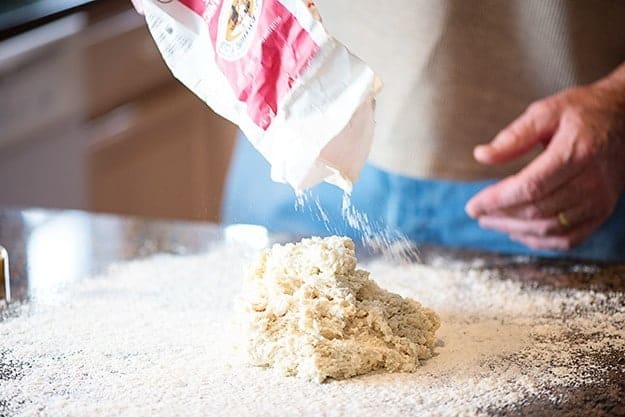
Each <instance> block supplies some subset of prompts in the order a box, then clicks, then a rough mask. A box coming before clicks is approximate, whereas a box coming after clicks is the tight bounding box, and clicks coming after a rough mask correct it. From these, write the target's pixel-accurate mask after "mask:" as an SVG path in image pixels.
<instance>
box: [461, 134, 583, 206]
mask: <svg viewBox="0 0 625 417" xmlns="http://www.w3.org/2000/svg"><path fill="white" fill-rule="evenodd" d="M570 134H571V132H570V130H569V129H564V128H559V129H558V131H557V132H556V134H555V136H554V137H553V139H552V140H551V143H550V144H549V146H547V148H546V149H545V150H544V151H543V152H542V153H541V154H540V155H538V156H537V157H536V158H535V159H534V160H533V161H532V162H530V163H529V164H528V165H527V166H526V167H525V168H523V169H522V170H521V171H520V172H518V173H517V174H515V175H512V176H509V177H507V178H505V179H503V180H501V181H499V182H498V183H496V184H494V185H491V186H490V187H488V188H486V189H484V190H482V191H481V192H479V193H478V194H477V195H475V196H474V197H473V198H472V199H471V200H469V202H468V203H467V205H466V211H467V213H468V214H469V216H471V217H474V218H475V217H478V216H481V215H484V214H487V213H492V212H495V211H498V210H503V209H505V208H509V207H513V206H516V205H520V204H526V203H531V202H533V201H537V200H539V199H542V198H544V197H545V196H547V195H549V194H550V193H552V192H553V191H554V190H555V189H556V188H557V187H559V186H561V185H562V184H564V183H566V182H568V181H570V180H571V179H573V178H574V177H575V176H577V175H578V174H579V173H580V172H581V171H582V170H583V166H581V165H582V163H578V161H576V160H574V159H573V158H572V156H571V149H569V148H570V146H571V144H570V141H571V140H570V138H569V135H570Z"/></svg>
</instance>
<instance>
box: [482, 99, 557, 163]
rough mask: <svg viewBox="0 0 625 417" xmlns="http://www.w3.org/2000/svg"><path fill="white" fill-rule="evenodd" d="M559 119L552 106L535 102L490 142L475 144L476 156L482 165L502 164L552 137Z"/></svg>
mask: <svg viewBox="0 0 625 417" xmlns="http://www.w3.org/2000/svg"><path fill="white" fill-rule="evenodd" d="M559 119H560V118H559V116H558V111H557V109H556V108H554V106H553V105H550V104H547V103H546V102H544V101H539V102H536V103H534V104H532V105H531V106H529V107H528V108H527V110H526V111H525V112H524V113H523V114H522V115H521V116H519V117H518V118H517V119H516V120H514V121H513V122H512V123H510V124H509V125H508V126H507V127H506V128H505V129H504V130H502V131H501V132H499V134H497V136H496V137H495V139H493V140H492V141H491V142H490V143H488V144H485V145H478V146H476V147H475V149H474V150H473V156H474V157H475V159H476V160H477V161H478V162H481V163H483V164H501V163H505V162H508V161H511V160H513V159H515V158H518V157H520V156H522V155H524V154H526V153H527V152H529V151H530V150H531V149H533V148H534V147H535V146H536V145H538V144H540V143H543V142H544V141H545V140H548V139H549V138H551V136H553V134H554V133H555V131H556V130H557V128H558V123H559Z"/></svg>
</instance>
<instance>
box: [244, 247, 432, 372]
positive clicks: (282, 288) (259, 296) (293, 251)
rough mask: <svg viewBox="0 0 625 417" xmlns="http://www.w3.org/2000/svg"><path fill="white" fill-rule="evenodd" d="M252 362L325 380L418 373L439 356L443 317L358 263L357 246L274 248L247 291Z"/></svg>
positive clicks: (256, 268) (261, 259)
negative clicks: (384, 283)
mask: <svg viewBox="0 0 625 417" xmlns="http://www.w3.org/2000/svg"><path fill="white" fill-rule="evenodd" d="M244 299H245V321H246V325H247V326H246V327H247V329H248V330H247V331H248V335H247V336H248V337H247V339H248V346H247V347H248V353H249V359H250V361H251V363H252V364H254V365H258V366H266V367H275V368H277V369H279V370H280V371H281V372H282V373H283V374H284V375H298V376H300V377H303V378H307V379H311V380H316V381H319V382H322V381H324V380H325V379H326V378H335V379H339V378H349V377H352V376H355V375H361V374H364V373H367V372H370V371H373V370H378V369H384V370H387V371H391V372H413V371H415V370H416V369H417V367H418V366H419V361H420V360H423V359H428V358H430V357H431V356H432V354H433V346H434V342H435V332H436V330H437V329H438V327H439V325H440V321H439V318H438V316H437V315H436V314H435V313H434V312H432V311H431V310H429V309H427V308H424V307H422V306H421V305H420V304H419V303H417V302H416V301H414V300H411V299H407V298H403V297H401V296H399V295H397V294H392V293H390V292H388V291H385V290H384V289H382V288H380V287H379V286H378V285H377V284H376V283H375V282H374V281H373V280H371V279H370V278H369V273H368V272H367V271H364V270H362V269H357V268H356V255H355V251H354V243H353V242H352V241H351V239H348V238H345V237H338V236H332V237H327V238H319V237H313V238H310V239H303V240H302V241H301V242H299V243H297V244H292V243H290V244H286V245H274V246H273V248H271V249H270V250H265V251H264V252H262V254H261V255H260V257H259V259H258V260H257V262H256V263H255V265H254V266H253V268H252V269H251V272H250V274H249V277H248V279H247V280H246V283H245V288H244Z"/></svg>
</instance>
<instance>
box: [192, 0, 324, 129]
mask: <svg viewBox="0 0 625 417" xmlns="http://www.w3.org/2000/svg"><path fill="white" fill-rule="evenodd" d="M181 3H183V4H184V5H186V6H187V7H189V8H190V9H191V10H193V11H194V12H195V13H197V14H199V15H200V16H202V17H203V19H204V20H205V21H206V23H207V24H208V29H209V33H210V36H211V40H212V42H213V47H214V48H215V54H216V55H215V61H216V62H217V65H218V66H219V68H220V69H221V70H222V71H223V73H224V75H225V76H226V78H227V80H228V82H229V83H230V86H231V87H232V89H233V90H234V93H235V95H236V97H237V98H238V99H239V100H240V101H242V102H245V103H246V104H247V112H248V114H249V116H250V118H251V119H252V120H253V121H254V123H255V124H256V125H257V126H258V127H260V128H261V129H263V130H266V129H267V128H268V127H269V126H270V125H271V122H272V120H273V119H274V117H275V116H276V114H277V113H278V104H279V102H280V100H281V99H283V98H284V96H285V95H286V94H287V93H288V91H289V89H290V87H291V85H292V84H293V82H294V81H295V80H296V79H297V78H298V77H299V76H300V75H301V74H302V72H303V71H304V70H305V69H306V66H307V64H308V63H309V62H310V60H311V59H312V58H313V57H314V56H315V55H316V53H317V51H318V47H317V45H315V43H314V41H313V40H312V38H311V36H310V35H309V34H308V32H307V31H306V30H305V29H304V28H303V27H302V26H301V25H300V23H299V22H298V21H297V19H296V18H295V16H293V14H292V13H291V12H290V11H289V10H288V9H287V8H286V7H284V5H283V4H282V3H280V2H278V1H275V0H264V1H263V0H224V1H217V0H208V1H198V0H181ZM285 46H286V47H285Z"/></svg>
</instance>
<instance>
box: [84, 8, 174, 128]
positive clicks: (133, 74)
mask: <svg viewBox="0 0 625 417" xmlns="http://www.w3.org/2000/svg"><path fill="white" fill-rule="evenodd" d="M85 56H86V60H85V61H86V66H87V71H86V73H87V80H86V81H87V92H88V100H89V101H88V103H89V104H88V109H89V116H91V117H94V116H99V115H101V114H104V113H106V112H107V111H109V110H111V109H113V108H115V107H117V106H119V105H121V104H123V103H125V102H127V101H129V100H132V99H134V98H136V97H139V96H141V95H142V94H145V93H146V92H148V91H150V90H152V89H155V88H158V87H159V86H161V85H163V84H165V83H167V82H168V81H169V82H173V80H174V78H173V76H172V75H171V73H170V71H169V69H168V68H167V66H166V65H165V63H164V61H163V59H162V58H161V56H160V54H159V52H158V49H157V48H156V45H155V44H154V41H153V40H152V38H151V36H150V34H149V32H148V30H147V27H146V25H145V22H144V20H143V17H142V16H140V15H138V14H137V13H136V12H135V11H134V10H131V11H127V12H124V13H122V14H119V15H117V16H114V17H112V18H109V19H107V20H104V21H102V22H99V23H98V24H97V25H95V27H94V28H93V29H92V30H91V31H90V33H89V35H88V37H87V45H86V47H85Z"/></svg>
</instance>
